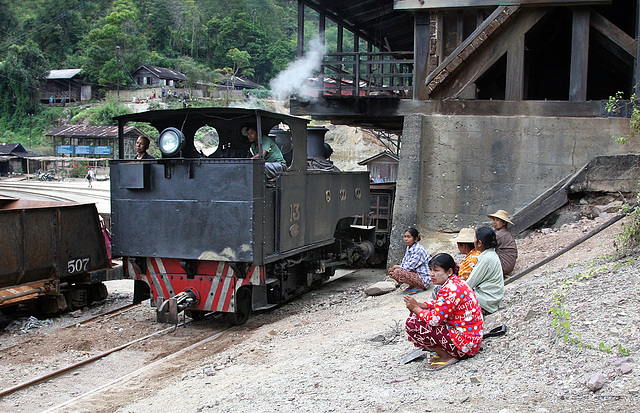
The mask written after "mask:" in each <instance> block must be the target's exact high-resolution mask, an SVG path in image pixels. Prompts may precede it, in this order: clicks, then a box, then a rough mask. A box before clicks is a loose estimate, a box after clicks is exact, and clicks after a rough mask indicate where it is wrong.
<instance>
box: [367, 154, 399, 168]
mask: <svg viewBox="0 0 640 413" xmlns="http://www.w3.org/2000/svg"><path fill="white" fill-rule="evenodd" d="M383 157H387V158H390V159H391V160H392V161H394V162H399V161H400V158H399V157H398V156H397V155H396V154H394V153H391V152H389V151H384V152H380V153H378V154H376V155H373V156H372V157H370V158H367V159H365V160H362V161H360V162H358V165H366V164H368V163H369V162H371V161H374V160H376V159H379V158H383Z"/></svg>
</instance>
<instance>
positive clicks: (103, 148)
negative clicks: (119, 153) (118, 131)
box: [93, 146, 111, 155]
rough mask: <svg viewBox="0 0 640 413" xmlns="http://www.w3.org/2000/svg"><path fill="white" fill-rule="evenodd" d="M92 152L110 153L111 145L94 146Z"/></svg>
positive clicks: (98, 153) (99, 153) (97, 153)
mask: <svg viewBox="0 0 640 413" xmlns="http://www.w3.org/2000/svg"><path fill="white" fill-rule="evenodd" d="M93 153H94V154H95V155H111V146H94V147H93Z"/></svg>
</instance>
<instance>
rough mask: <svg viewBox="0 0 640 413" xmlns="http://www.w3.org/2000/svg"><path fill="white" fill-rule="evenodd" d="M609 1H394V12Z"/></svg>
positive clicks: (604, 2)
mask: <svg viewBox="0 0 640 413" xmlns="http://www.w3.org/2000/svg"><path fill="white" fill-rule="evenodd" d="M607 4H611V0H394V2H393V8H394V9H396V10H425V9H451V8H458V7H494V6H532V5H533V6H581V5H607Z"/></svg>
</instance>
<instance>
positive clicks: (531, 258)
mask: <svg viewBox="0 0 640 413" xmlns="http://www.w3.org/2000/svg"><path fill="white" fill-rule="evenodd" d="M608 218H609V216H606V214H604V215H603V216H601V217H599V218H596V219H583V220H581V221H579V222H575V223H567V224H565V225H563V226H562V227H561V228H558V229H552V228H545V229H542V230H538V231H535V232H532V233H530V234H529V235H528V236H527V237H526V238H522V239H517V244H518V248H519V258H518V265H517V267H516V270H515V271H514V272H516V273H517V272H519V271H520V270H522V269H524V268H526V267H528V266H529V265H531V264H532V263H535V262H538V261H539V260H540V259H541V258H544V257H546V256H548V255H549V254H551V253H553V252H554V251H557V250H559V249H561V248H562V247H564V246H565V245H567V244H569V243H570V242H571V241H573V240H575V239H578V238H580V237H581V236H582V235H584V234H585V233H587V232H589V231H590V230H591V229H592V228H595V227H597V226H599V225H600V224H602V223H603V222H605V221H606V220H607V219H608ZM622 222H624V221H621V222H618V223H616V224H614V225H613V226H611V227H609V228H608V229H606V230H604V231H603V232H601V233H599V234H598V235H596V236H594V237H593V238H591V239H589V240H588V241H586V242H585V243H583V244H581V245H580V246H578V247H576V248H575V249H573V250H571V251H569V252H568V253H567V254H564V255H563V256H561V257H560V258H558V259H556V260H554V261H552V262H550V263H549V264H547V265H546V266H544V267H541V268H539V269H537V270H535V271H533V272H532V273H531V274H528V275H527V276H525V277H523V278H521V279H520V280H517V281H515V282H513V283H511V284H509V285H508V286H507V287H506V292H505V297H504V300H503V303H502V305H501V308H500V310H499V311H498V312H497V313H495V314H494V315H491V316H489V317H487V319H486V320H485V328H491V327H493V326H497V325H500V324H504V325H506V326H507V327H508V332H507V334H506V335H505V336H502V337H494V338H489V339H486V340H485V341H484V342H483V345H482V350H481V351H480V353H479V354H478V355H477V356H475V357H473V358H471V359H468V360H464V361H460V362H459V363H457V364H455V365H453V366H451V367H448V368H446V369H444V370H441V371H437V372H431V371H427V370H426V369H425V366H426V358H422V359H418V360H416V361H414V362H411V363H408V364H402V363H401V360H402V358H403V356H404V355H406V354H407V353H409V352H410V351H412V350H413V346H412V345H411V343H409V342H408V341H407V338H406V333H405V331H404V320H405V319H406V317H407V315H408V311H407V310H406V308H405V307H404V304H403V300H402V290H403V289H402V288H399V289H396V290H395V291H393V292H391V293H388V294H385V295H380V296H374V297H370V296H367V295H366V294H364V292H363V291H364V289H365V288H366V287H367V286H369V285H370V284H372V283H374V282H377V281H381V280H383V279H384V278H385V272H384V270H382V269H363V270H359V271H356V272H353V273H350V274H346V275H343V276H341V277H339V278H337V279H334V281H332V282H330V283H327V284H326V285H324V286H323V287H322V288H321V289H319V290H315V291H313V292H310V293H308V294H306V295H304V296H303V297H300V298H299V299H296V300H294V301H293V302H290V303H288V304H286V305H284V306H282V307H280V308H277V309H274V310H271V311H266V312H262V313H259V314H255V315H254V316H253V317H252V318H251V319H250V321H249V322H248V323H247V324H246V325H244V326H241V327H234V328H232V329H231V330H230V331H229V334H228V335H227V336H225V338H224V341H225V343H224V345H222V343H218V345H215V344H213V343H215V340H214V341H213V342H212V343H210V344H207V345H202V346H200V347H198V348H194V349H192V350H190V351H189V352H187V353H186V354H183V355H181V357H180V360H173V361H171V362H170V363H169V365H163V366H157V367H156V366H155V365H154V366H153V368H151V369H149V370H148V371H147V372H145V373H144V374H139V375H134V376H131V377H128V378H126V379H123V380H121V381H120V382H119V383H118V384H117V386H112V387H110V388H107V389H105V390H103V391H100V392H96V393H94V394H91V395H88V396H85V397H82V398H81V399H79V400H77V401H75V402H73V403H71V404H68V405H65V406H60V405H59V403H61V401H62V400H63V399H59V401H56V399H55V397H54V396H55V395H51V394H49V393H47V392H44V391H42V390H39V388H38V386H36V387H35V388H32V389H30V390H25V391H20V392H17V393H14V394H12V395H8V396H5V397H4V398H2V399H0V410H1V411H4V412H13V411H16V412H19V411H25V410H27V409H29V410H33V411H68V412H83V411H85V412H96V411H104V412H113V411H118V412H152V411H184V412H307V411H314V412H345V411H351V412H438V411H443V412H458V411H462V410H465V411H467V410H468V411H487V412H504V413H507V412H537V413H542V412H577V411H584V412H590V411H596V410H601V411H607V412H629V411H637V406H638V405H640V399H639V395H638V393H639V392H640V376H639V373H638V367H637V357H638V356H637V354H638V351H639V350H640V331H639V327H638V326H640V311H639V306H640V299H639V298H638V297H640V262H638V256H631V257H626V258H622V259H616V258H614V252H615V248H614V241H615V238H614V237H615V235H616V234H617V233H619V232H620V231H621V225H622ZM449 247H450V248H452V247H453V245H451V246H449ZM446 248H447V246H443V251H445V252H453V250H451V249H449V250H448V251H446ZM430 252H431V253H432V254H433V253H436V252H440V251H430ZM128 288H129V286H128V285H127V284H126V282H124V284H121V285H120V286H117V285H115V286H113V288H112V292H113V294H114V295H115V296H117V297H118V298H116V299H115V300H114V302H116V303H117V302H120V301H124V300H126V298H127V297H128V294H129V292H128V291H127V289H128ZM428 294H429V292H426V293H421V294H418V295H416V296H415V297H416V298H417V299H420V298H422V299H424V300H426V299H428ZM114 295H112V297H113V296H114ZM135 314H138V320H137V322H140V323H143V324H145V325H147V326H148V328H151V324H153V323H154V321H153V319H152V316H151V315H152V310H151V309H150V308H148V306H144V307H143V308H141V310H140V311H138V312H136V313H135ZM554 320H555V321H557V323H554ZM114 321H117V320H114ZM122 321H124V320H122ZM73 322H74V319H71V317H70V316H69V315H65V316H62V317H60V318H59V319H58V320H57V321H55V322H54V323H53V324H52V325H44V326H42V327H40V328H34V329H31V330H28V332H27V333H25V334H19V333H18V332H15V331H14V332H8V331H5V332H3V333H2V334H1V335H0V350H2V349H3V348H5V347H7V346H8V345H10V344H16V343H18V342H20V341H21V340H24V339H25V337H34V336H37V335H38V334H53V332H54V331H57V329H59V327H60V326H63V325H65V323H66V324H68V323H73ZM207 323H212V324H210V325H209V326H210V327H211V328H212V329H213V327H215V326H218V324H216V322H215V321H214V322H209V321H204V324H202V325H200V328H202V327H203V326H204V327H205V328H206V327H207ZM562 323H564V327H563V326H562ZM124 324H126V322H121V326H120V328H121V329H122V328H124V329H125V331H126V326H125V325H124ZM67 331H68V333H60V332H58V333H57V334H62V335H63V336H64V335H65V334H68V335H69V337H66V339H67V340H69V341H70V342H71V341H76V342H80V341H82V339H83V338H82V336H81V335H79V334H80V333H79V332H78V329H67ZM118 331H119V330H118V329H115V330H114V329H111V330H107V331H106V332H105V334H104V335H103V336H101V337H100V338H99V339H100V340H101V341H102V343H101V347H105V348H108V347H110V346H111V345H115V344H116V343H117V342H118V340H117V336H118ZM187 332H188V330H187ZM123 334H124V333H123ZM183 334H184V333H183ZM565 336H566V339H565ZM93 339H94V340H95V339H97V338H95V337H94V338H93ZM62 350H63V351H65V349H64V348H63V349H62ZM24 351H28V348H25V349H24ZM3 354H4V353H3ZM20 357H21V358H25V357H29V355H28V354H25V355H21V356H20ZM33 357H34V358H35V357H36V356H33ZM38 357H40V356H38ZM138 357H143V354H139V355H138ZM134 358H135V356H133V355H132V354H131V353H127V352H122V353H114V354H112V355H110V356H108V357H106V358H105V359H104V360H103V361H101V363H104V368H105V369H106V375H105V379H104V380H106V377H108V376H109V374H108V373H109V369H113V376H114V377H112V378H111V379H110V380H112V379H113V378H115V376H116V373H117V370H118V367H117V366H118V365H120V364H123V363H131V362H133V359H134ZM38 360H43V361H42V364H44V365H46V360H47V358H46V356H45V357H44V358H42V359H38ZM23 361H24V360H23ZM17 362H18V358H17V357H16V358H13V357H8V356H4V357H2V358H0V370H1V371H3V372H4V371H6V372H9V370H11V368H12V365H13V363H17ZM149 364H151V361H149ZM14 367H15V366H14ZM40 367H42V366H40ZM20 368H24V366H21V367H20ZM34 368H35V367H34ZM27 369H28V367H27ZM597 373H601V374H602V378H601V381H602V382H603V387H602V388H601V389H600V390H597V391H592V390H590V389H589V388H588V387H587V382H588V381H589V380H590V379H591V378H592V377H593V376H594V375H596V374H597ZM7 374H9V373H7ZM3 377H5V376H4V373H3ZM78 377H82V375H79V376H78ZM4 381H5V380H3V385H2V386H1V387H2V388H5V387H6V386H7V385H8V384H5V383H4ZM52 381H55V379H53V380H52ZM85 382H86V383H87V384H85V385H83V384H82V383H80V384H79V385H78V387H76V388H74V389H73V394H74V397H77V396H79V395H82V394H83V393H84V392H86V391H89V390H91V389H93V388H95V387H96V386H95V383H94V382H91V384H89V380H86V381H85ZM58 390H59V391H61V392H62V391H63V389H58ZM65 397H66V399H64V400H67V399H69V396H68V395H65ZM47 398H48V399H47ZM45 399H46V400H45Z"/></svg>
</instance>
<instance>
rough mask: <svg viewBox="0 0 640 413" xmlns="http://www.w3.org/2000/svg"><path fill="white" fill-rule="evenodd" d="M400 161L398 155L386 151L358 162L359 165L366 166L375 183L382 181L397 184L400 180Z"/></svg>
mask: <svg viewBox="0 0 640 413" xmlns="http://www.w3.org/2000/svg"><path fill="white" fill-rule="evenodd" d="M399 160H400V158H398V156H397V155H395V154H393V153H391V152H389V151H384V152H380V153H379V154H377V155H374V156H372V157H370V158H367V159H364V160H362V161H360V162H358V165H364V166H366V167H367V171H369V176H371V178H372V179H373V180H374V181H377V180H378V179H381V182H395V181H396V179H397V178H398V162H399ZM378 177H380V178H378Z"/></svg>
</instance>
